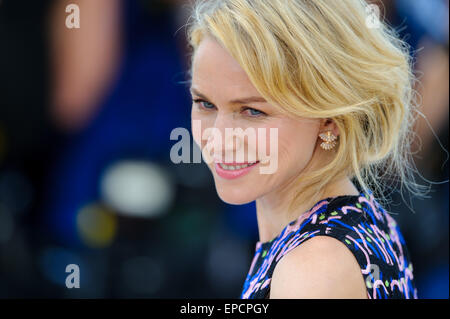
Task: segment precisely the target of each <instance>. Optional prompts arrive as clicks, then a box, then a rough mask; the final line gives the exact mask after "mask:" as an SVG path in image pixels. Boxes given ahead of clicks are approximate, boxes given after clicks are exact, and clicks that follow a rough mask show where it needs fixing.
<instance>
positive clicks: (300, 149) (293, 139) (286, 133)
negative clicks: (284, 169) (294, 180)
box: [278, 125, 318, 167]
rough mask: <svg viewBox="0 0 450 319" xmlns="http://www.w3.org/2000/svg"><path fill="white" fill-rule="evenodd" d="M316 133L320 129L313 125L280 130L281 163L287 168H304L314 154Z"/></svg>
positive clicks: (279, 152) (279, 151)
mask: <svg viewBox="0 0 450 319" xmlns="http://www.w3.org/2000/svg"><path fill="white" fill-rule="evenodd" d="M316 131H318V129H317V128H316V127H315V126H312V125H306V126H304V127H286V128H283V129H280V130H279V137H278V141H279V143H278V146H279V150H278V154H279V160H280V163H284V164H285V166H290V165H295V166H297V167H304V166H305V165H306V164H307V163H308V162H309V161H310V159H311V158H312V156H313V154H314V150H315V148H316V143H317V134H316ZM290 163H291V164H290ZM281 165H283V164H281Z"/></svg>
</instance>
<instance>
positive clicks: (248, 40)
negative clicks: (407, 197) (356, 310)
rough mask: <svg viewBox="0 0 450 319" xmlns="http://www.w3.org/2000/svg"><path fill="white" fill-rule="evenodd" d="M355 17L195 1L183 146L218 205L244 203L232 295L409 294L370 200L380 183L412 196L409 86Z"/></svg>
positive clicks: (392, 40)
mask: <svg viewBox="0 0 450 319" xmlns="http://www.w3.org/2000/svg"><path fill="white" fill-rule="evenodd" d="M366 9H367V8H366V4H365V3H364V1H363V0H342V1H330V0H271V1H266V0H208V1H199V2H197V3H196V5H195V10H194V14H193V21H192V24H191V25H190V28H189V41H190V44H191V46H192V48H193V55H192V69H191V76H192V79H191V93H192V96H193V101H194V102H193V107H192V127H193V135H194V139H195V142H196V143H197V144H198V145H199V146H200V147H201V149H202V150H203V152H202V154H203V158H204V160H205V162H207V163H208V166H209V168H210V169H211V172H212V174H213V176H214V181H215V185H216V189H217V192H218V195H219V196H220V198H221V199H222V200H223V201H225V202H227V203H230V204H245V203H249V202H252V201H256V208H257V219H258V229H259V236H260V240H259V241H258V242H257V244H256V249H255V256H254V259H253V262H252V264H251V266H250V270H249V273H248V275H247V278H246V281H245V283H244V287H243V290H242V295H241V297H242V298H417V290H416V288H415V284H414V276H413V269H412V264H411V261H410V259H409V255H408V251H407V248H406V245H405V242H404V240H403V237H402V235H401V233H400V230H399V229H398V226H397V224H396V223H395V220H394V219H393V218H392V217H391V216H390V214H389V213H388V212H386V211H385V210H384V209H383V206H382V205H381V204H380V202H382V201H381V199H375V198H374V193H377V192H379V193H381V191H382V190H383V187H387V186H389V185H387V184H386V181H387V180H388V179H392V177H393V176H398V177H399V178H400V182H401V183H402V184H401V185H402V186H405V187H406V188H407V189H408V190H410V191H412V192H413V193H414V194H415V195H421V188H420V187H419V186H418V185H417V184H415V183H414V180H413V179H412V177H411V176H412V174H411V170H412V169H411V160H410V157H409V156H410V155H409V152H408V150H409V142H410V133H411V127H412V123H413V118H414V117H413V111H414V98H413V97H414V95H413V90H412V85H413V82H414V80H415V79H414V76H413V74H412V71H411V59H410V57H409V56H408V53H407V52H408V50H407V48H406V47H405V44H404V43H403V42H401V41H400V40H398V39H397V38H396V37H395V34H394V32H393V31H392V30H390V29H389V28H388V27H387V26H386V25H385V24H383V23H374V22H376V21H374V19H373V18H374V17H373V16H368V15H367V12H369V11H366ZM236 129H240V130H241V131H240V132H241V133H242V132H243V131H244V130H245V134H240V133H239V131H237V130H236ZM230 130H231V131H232V133H231V134H229V133H230ZM252 130H253V131H252ZM227 133H228V134H227ZM272 133H276V134H275V136H274V134H272ZM268 152H269V155H270V156H269V157H267V156H266V154H267V153H268ZM273 162H275V165H272V164H274V163H273ZM269 166H271V167H272V168H273V167H275V169H273V170H272V171H271V172H269V173H268V172H267V170H266V172H264V170H263V169H264V168H267V167H269ZM381 177H384V178H381ZM353 182H356V183H357V184H359V189H358V188H357V187H356V186H355V185H354V183H353ZM382 183H384V185H383V184H382Z"/></svg>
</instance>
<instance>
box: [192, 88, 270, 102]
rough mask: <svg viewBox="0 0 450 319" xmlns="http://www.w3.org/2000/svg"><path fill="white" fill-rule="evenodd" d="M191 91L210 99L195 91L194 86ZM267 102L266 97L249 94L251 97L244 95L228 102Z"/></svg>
mask: <svg viewBox="0 0 450 319" xmlns="http://www.w3.org/2000/svg"><path fill="white" fill-rule="evenodd" d="M191 93H193V94H195V95H197V96H199V97H200V98H202V99H205V100H208V101H211V100H210V99H209V98H208V97H206V96H205V95H204V94H202V93H200V92H199V91H197V90H196V89H194V88H191ZM258 102H259V103H267V101H266V99H264V98H263V97H261V96H251V97H246V98H240V99H236V100H231V101H230V102H229V103H230V104H249V103H258Z"/></svg>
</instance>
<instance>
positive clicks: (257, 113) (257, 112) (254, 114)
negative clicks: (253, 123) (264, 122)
mask: <svg viewBox="0 0 450 319" xmlns="http://www.w3.org/2000/svg"><path fill="white" fill-rule="evenodd" d="M244 111H249V113H250V116H255V117H256V116H262V115H266V113H264V112H261V111H258V110H256V109H252V108H251V107H247V108H245V109H244Z"/></svg>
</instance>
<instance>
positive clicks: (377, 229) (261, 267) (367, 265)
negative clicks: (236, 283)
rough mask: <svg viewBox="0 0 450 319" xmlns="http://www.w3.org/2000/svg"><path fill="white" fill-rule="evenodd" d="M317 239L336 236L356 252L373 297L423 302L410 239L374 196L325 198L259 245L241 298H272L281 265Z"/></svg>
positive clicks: (365, 194) (368, 289)
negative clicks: (275, 275)
mask: <svg viewBox="0 0 450 319" xmlns="http://www.w3.org/2000/svg"><path fill="white" fill-rule="evenodd" d="M315 236H331V237H333V238H335V239H337V240H339V241H340V242H342V243H343V244H344V245H345V246H346V247H347V248H348V249H349V250H350V251H351V252H352V254H353V255H354V257H355V258H356V260H357V262H358V264H359V266H360V268H361V273H362V275H363V278H364V280H365V283H366V287H367V297H368V298H369V299H391V298H395V299H411V298H414V299H416V298H417V289H416V287H415V282H414V276H413V266H412V263H411V260H410V256H409V253H408V250H407V247H406V244H405V241H404V238H403V236H402V234H401V232H400V229H399V227H398V225H397V223H396V222H395V220H394V218H392V216H390V215H389V213H388V212H386V211H385V210H384V209H383V207H381V205H380V204H379V203H378V202H377V201H376V200H375V199H374V196H373V193H371V192H367V193H365V192H361V193H360V194H359V195H353V196H350V195H345V196H337V197H329V198H326V199H323V200H321V201H319V202H317V203H316V204H315V205H314V206H313V207H312V208H311V209H310V210H309V211H307V212H306V213H304V214H302V215H301V216H300V217H299V218H298V219H296V220H294V221H292V222H290V223H289V224H288V225H287V226H286V227H285V228H284V229H283V230H282V232H281V233H280V234H279V235H278V236H277V237H275V238H273V239H272V240H271V241H268V242H260V241H258V242H257V243H256V249H255V255H254V257H253V261H252V263H251V266H250V270H249V272H248V275H247V277H246V279H245V282H244V286H243V289H242V292H241V296H240V298H241V299H264V298H269V292H270V281H271V279H272V274H273V271H274V269H275V266H276V264H277V263H278V262H279V261H280V259H281V258H282V257H283V256H284V255H286V254H287V253H289V251H290V250H292V249H294V248H295V247H298V246H299V245H301V244H302V243H304V242H305V241H307V240H308V239H310V238H313V237H315Z"/></svg>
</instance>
